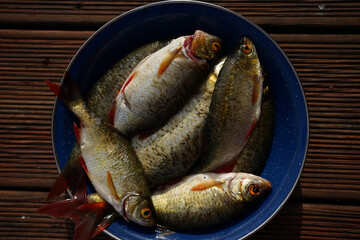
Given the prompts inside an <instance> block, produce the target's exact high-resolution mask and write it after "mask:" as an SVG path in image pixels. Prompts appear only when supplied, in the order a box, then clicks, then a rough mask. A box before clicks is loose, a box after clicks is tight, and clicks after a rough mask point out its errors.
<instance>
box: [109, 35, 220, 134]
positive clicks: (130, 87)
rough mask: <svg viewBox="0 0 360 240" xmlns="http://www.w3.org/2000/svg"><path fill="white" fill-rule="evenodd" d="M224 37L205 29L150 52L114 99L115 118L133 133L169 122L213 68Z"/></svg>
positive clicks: (118, 125) (116, 123) (120, 127)
mask: <svg viewBox="0 0 360 240" xmlns="http://www.w3.org/2000/svg"><path fill="white" fill-rule="evenodd" d="M220 49H221V40H220V39H219V38H218V37H216V36H212V35H210V34H207V33H205V32H203V31H200V30H197V31H196V32H195V34H194V35H191V36H185V37H179V38H177V39H174V40H173V41H171V42H170V44H169V45H167V46H165V47H164V48H162V49H160V50H159V51H157V52H155V53H153V54H151V55H149V56H148V57H147V58H146V59H144V60H143V61H141V62H140V63H139V65H137V67H136V68H135V69H134V70H133V72H132V73H131V74H130V75H129V77H128V79H127V80H126V81H125V83H124V84H123V86H122V87H121V89H120V90H119V94H118V96H117V97H116V100H115V102H114V107H113V109H112V110H111V113H110V115H111V116H112V117H111V122H112V123H113V124H114V126H115V128H117V129H118V130H119V131H120V132H121V133H123V134H124V135H126V136H128V137H131V136H134V135H135V134H136V133H139V132H140V131H142V130H147V129H149V128H152V127H153V126H154V125H156V124H161V123H164V122H166V121H167V120H168V119H169V117H170V116H171V115H173V114H174V113H175V112H176V111H178V110H179V109H180V107H181V106H182V105H183V104H184V103H185V101H186V100H187V98H188V97H189V95H190V94H191V93H193V92H194V91H193V89H196V88H197V87H198V85H199V84H200V82H201V80H203V79H204V77H206V74H207V73H208V71H209V64H208V61H211V60H213V59H214V58H215V57H216V56H217V55H218V52H219V51H220Z"/></svg>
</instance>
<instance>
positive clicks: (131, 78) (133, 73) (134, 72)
mask: <svg viewBox="0 0 360 240" xmlns="http://www.w3.org/2000/svg"><path fill="white" fill-rule="evenodd" d="M136 74H137V72H136V71H135V70H134V71H132V73H131V74H130V75H129V77H128V78H127V79H126V80H125V82H124V83H123V85H122V87H121V88H120V90H119V92H118V94H119V93H123V92H124V91H125V88H126V87H127V86H128V85H129V83H130V82H131V80H133V79H134V77H135V75H136Z"/></svg>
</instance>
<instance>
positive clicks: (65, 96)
mask: <svg viewBox="0 0 360 240" xmlns="http://www.w3.org/2000/svg"><path fill="white" fill-rule="evenodd" d="M45 82H46V84H47V85H48V86H49V88H50V90H51V91H53V93H55V95H56V96H57V97H58V98H60V100H61V101H62V102H63V103H64V104H65V105H66V106H67V107H68V108H69V109H70V110H71V111H72V112H73V113H74V114H75V115H76V116H77V117H80V116H79V113H78V112H76V109H75V108H74V106H77V105H79V104H83V103H84V100H83V98H82V95H81V93H80V91H79V89H78V87H77V86H76V83H75V81H74V80H73V78H72V77H71V76H70V74H69V72H68V71H66V72H65V74H64V84H65V85H66V88H63V87H61V86H60V85H58V84H56V83H52V82H50V81H49V80H45Z"/></svg>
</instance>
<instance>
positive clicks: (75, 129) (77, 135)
mask: <svg viewBox="0 0 360 240" xmlns="http://www.w3.org/2000/svg"><path fill="white" fill-rule="evenodd" d="M73 129H74V134H75V138H76V141H77V142H78V144H79V145H80V129H79V127H78V125H77V124H76V123H75V122H73Z"/></svg>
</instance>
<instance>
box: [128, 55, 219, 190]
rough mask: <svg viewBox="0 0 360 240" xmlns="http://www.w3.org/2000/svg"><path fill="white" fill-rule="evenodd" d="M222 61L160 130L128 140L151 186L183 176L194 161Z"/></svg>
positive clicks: (199, 146)
mask: <svg viewBox="0 0 360 240" xmlns="http://www.w3.org/2000/svg"><path fill="white" fill-rule="evenodd" d="M224 61H225V58H222V59H220V60H219V61H218V62H217V63H216V64H215V66H214V67H213V70H212V71H211V72H210V74H209V75H208V77H207V78H206V79H205V81H203V82H202V83H201V85H200V88H199V89H198V90H197V92H196V93H195V95H194V96H192V97H191V99H189V101H187V103H186V104H185V105H184V106H183V107H182V109H181V110H180V111H179V112H178V113H176V114H175V115H174V116H173V117H171V118H170V120H169V121H168V122H167V123H166V124H165V125H164V126H163V127H162V128H160V129H159V130H157V131H156V132H155V133H153V134H151V135H150V136H146V135H137V136H135V137H134V138H132V140H131V141H130V144H131V146H132V147H133V148H134V150H135V152H136V155H137V156H138V158H139V160H140V162H141V165H142V167H143V169H144V172H145V175H146V177H147V179H148V180H149V184H150V186H151V187H154V186H159V185H162V184H164V183H165V182H168V181H170V180H173V179H176V178H179V177H182V176H184V175H185V174H186V173H187V171H188V170H189V169H190V167H191V166H192V165H193V164H194V163H195V162H196V161H197V160H198V158H199V156H200V153H201V144H202V132H203V127H204V124H205V120H206V117H207V114H208V112H209V106H210V102H211V97H212V93H213V90H214V86H215V83H216V80H217V76H218V74H219V71H220V69H221V67H222V65H223V64H224Z"/></svg>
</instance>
